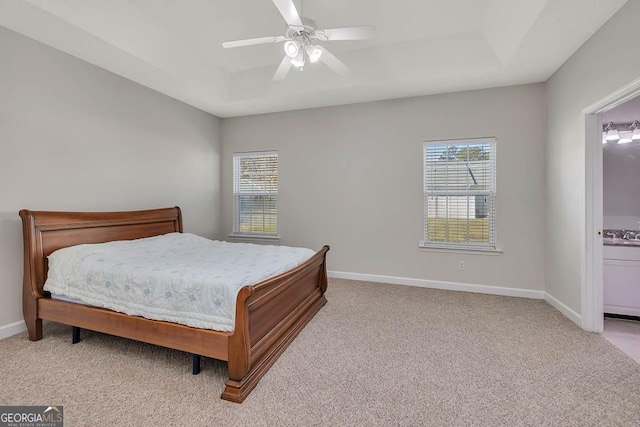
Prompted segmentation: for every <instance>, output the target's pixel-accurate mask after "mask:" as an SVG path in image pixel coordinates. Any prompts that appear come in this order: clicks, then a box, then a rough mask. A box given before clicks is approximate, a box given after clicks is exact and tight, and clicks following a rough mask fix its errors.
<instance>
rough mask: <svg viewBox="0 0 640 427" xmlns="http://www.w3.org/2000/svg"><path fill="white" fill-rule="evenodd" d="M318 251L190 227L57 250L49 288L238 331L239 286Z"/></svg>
mask: <svg viewBox="0 0 640 427" xmlns="http://www.w3.org/2000/svg"><path fill="white" fill-rule="evenodd" d="M314 254H315V252H314V251H312V250H311V249H306V248H295V247H289V246H272V245H257V244H251V243H229V242H223V241H216V240H209V239H205V238H203V237H200V236H196V235H194V234H189V233H169V234H165V235H162V236H155V237H150V238H145V239H138V240H128V241H117V242H108V243H100V244H88V245H78V246H71V247H68V248H63V249H59V250H57V251H55V252H53V253H52V254H51V255H49V257H48V259H49V271H48V278H47V281H46V282H45V285H44V289H45V290H46V291H49V292H51V293H52V294H54V295H55V296H56V298H58V299H61V298H64V299H66V300H69V299H71V300H72V301H73V302H78V303H83V304H87V305H92V306H96V307H103V308H108V309H110V310H114V311H118V312H121V313H125V314H128V315H132V316H142V317H145V318H148V319H153V320H163V321H167V322H173V323H179V324H183V325H186V326H192V327H195V328H203V329H213V330H218V331H229V332H232V331H233V328H234V324H235V308H236V298H237V295H238V292H239V291H240V289H241V288H242V287H243V286H246V285H254V284H257V283H259V282H261V281H263V280H265V279H268V278H270V277H274V276H277V275H279V274H281V273H284V272H286V271H288V270H291V269H292V268H295V267H297V266H298V265H300V264H303V263H304V262H305V261H307V260H308V259H309V258H311V257H312V256H313V255H314Z"/></svg>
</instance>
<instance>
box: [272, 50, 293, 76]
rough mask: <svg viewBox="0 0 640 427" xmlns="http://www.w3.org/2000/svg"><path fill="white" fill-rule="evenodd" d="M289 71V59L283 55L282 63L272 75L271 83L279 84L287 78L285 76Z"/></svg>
mask: <svg viewBox="0 0 640 427" xmlns="http://www.w3.org/2000/svg"><path fill="white" fill-rule="evenodd" d="M290 69H291V58H289V57H288V56H287V55H285V56H284V58H282V62H281V63H280V65H279V66H278V69H277V70H276V73H275V74H274V75H273V81H274V82H279V81H281V80H284V78H285V77H287V74H288V73H289V70H290Z"/></svg>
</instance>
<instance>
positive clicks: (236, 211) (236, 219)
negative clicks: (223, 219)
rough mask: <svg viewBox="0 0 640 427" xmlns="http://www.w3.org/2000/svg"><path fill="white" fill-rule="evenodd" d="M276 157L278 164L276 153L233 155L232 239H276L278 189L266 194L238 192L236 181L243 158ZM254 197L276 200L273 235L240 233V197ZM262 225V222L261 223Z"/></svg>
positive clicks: (263, 192) (258, 152) (261, 191)
mask: <svg viewBox="0 0 640 427" xmlns="http://www.w3.org/2000/svg"><path fill="white" fill-rule="evenodd" d="M274 155H275V156H276V158H277V159H278V162H279V160H280V159H279V157H278V152H277V151H252V152H244V153H234V154H233V231H232V233H231V236H232V237H248V238H266V239H278V238H279V236H278V202H279V200H278V187H279V185H278V184H277V185H276V191H270V192H266V191H265V190H259V191H257V192H246V191H245V192H242V193H241V192H240V191H241V190H240V182H239V180H238V177H239V170H238V168H239V167H240V161H241V160H242V159H245V158H251V157H263V156H274ZM278 168H279V163H276V174H277V173H278ZM256 195H268V196H272V197H273V196H275V198H276V213H275V215H276V222H275V230H274V232H273V233H265V232H252V231H240V223H241V222H240V215H241V213H242V212H241V210H240V197H241V196H256ZM262 215H263V221H264V215H265V212H264V206H263V214H262ZM263 223H264V222H263Z"/></svg>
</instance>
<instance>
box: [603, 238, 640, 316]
mask: <svg viewBox="0 0 640 427" xmlns="http://www.w3.org/2000/svg"><path fill="white" fill-rule="evenodd" d="M603 249H604V251H603V252H604V262H603V264H604V265H603V279H604V312H605V313H612V314H625V315H627V316H640V247H622V246H605V247H604V248H603Z"/></svg>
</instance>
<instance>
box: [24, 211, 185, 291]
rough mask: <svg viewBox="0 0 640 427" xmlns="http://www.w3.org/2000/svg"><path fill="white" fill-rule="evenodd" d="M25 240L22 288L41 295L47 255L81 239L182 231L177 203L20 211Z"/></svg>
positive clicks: (96, 240)
mask: <svg viewBox="0 0 640 427" xmlns="http://www.w3.org/2000/svg"><path fill="white" fill-rule="evenodd" d="M20 218H22V238H23V240H24V284H23V285H24V288H23V297H24V296H25V295H24V292H28V290H30V291H31V294H32V295H31V296H32V297H35V298H40V297H42V296H44V292H43V290H42V287H43V286H44V282H45V280H46V279H47V267H48V264H47V256H48V255H49V254H51V252H53V251H55V250H58V249H61V248H66V247H68V246H74V245H79V244H83V243H104V242H109V241H114V240H132V239H141V238H143V237H151V236H157V235H160V234H166V233H172V232H176V231H177V232H180V233H181V232H182V213H181V211H180V208H179V207H177V206H176V207H173V208H165V209H154V210H146V211H133V212H45V211H29V210H26V209H23V210H21V211H20Z"/></svg>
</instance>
